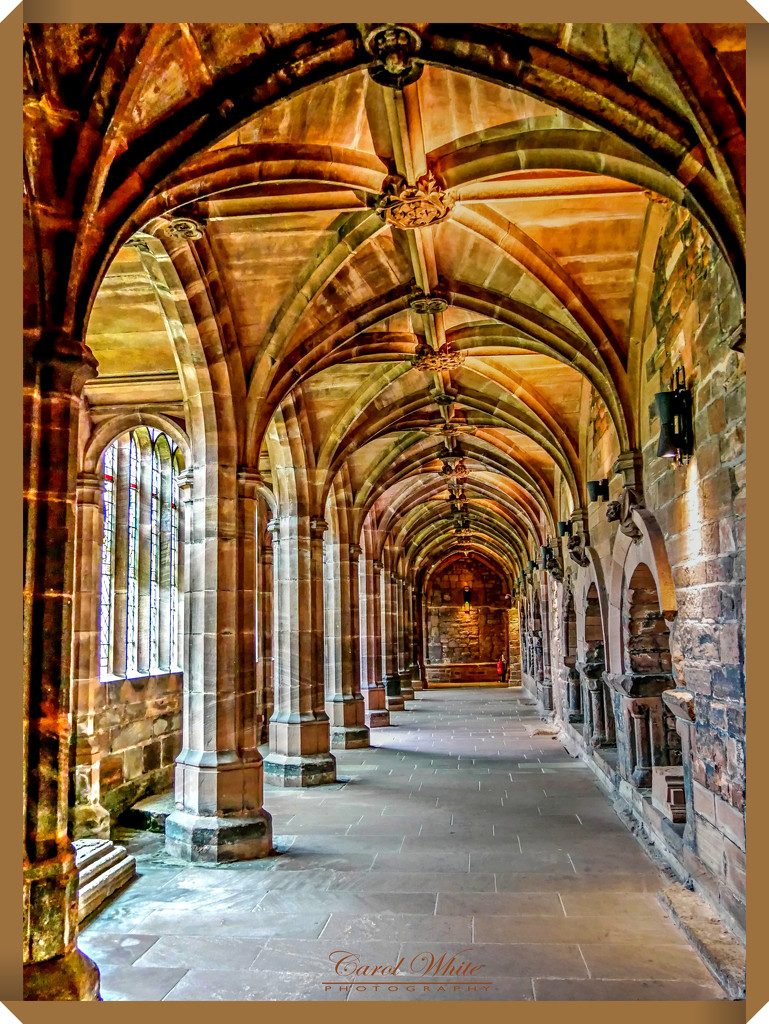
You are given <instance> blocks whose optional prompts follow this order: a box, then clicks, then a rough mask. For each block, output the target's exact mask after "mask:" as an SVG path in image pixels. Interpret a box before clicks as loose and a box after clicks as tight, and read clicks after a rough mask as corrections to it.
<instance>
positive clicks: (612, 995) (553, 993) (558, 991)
mask: <svg viewBox="0 0 769 1024" xmlns="http://www.w3.org/2000/svg"><path fill="white" fill-rule="evenodd" d="M534 994H535V997H536V998H537V1000H541V1001H543V1002H549V1001H555V1000H564V999H569V1000H579V1001H584V1002H592V1001H595V1000H603V999H605V1000H617V1001H621V1000H630V999H648V1000H651V1001H653V1002H656V1001H660V1002H668V1001H670V1002H674V1001H678V1002H682V1001H684V1002H686V1001H688V1000H692V1001H694V1000H702V999H724V998H725V996H724V993H723V992H722V991H721V989H720V988H719V986H718V985H716V984H715V983H711V984H708V983H703V984H697V983H693V982H688V981H631V982H628V981H600V980H596V979H595V978H589V979H587V980H582V981H575V980H574V979H570V980H568V981H560V980H558V979H555V978H535V979H534Z"/></svg>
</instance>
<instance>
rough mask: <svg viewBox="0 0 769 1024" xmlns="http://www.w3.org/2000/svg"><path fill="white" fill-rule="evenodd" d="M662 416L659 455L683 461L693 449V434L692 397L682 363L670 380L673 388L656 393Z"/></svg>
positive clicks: (655, 401)
mask: <svg viewBox="0 0 769 1024" xmlns="http://www.w3.org/2000/svg"><path fill="white" fill-rule="evenodd" d="M654 404H655V405H656V407H657V415H658V416H659V418H660V439H659V443H658V444H657V455H658V456H660V457H662V458H664V459H673V460H674V461H675V462H678V463H682V462H683V461H684V459H688V458H689V456H690V455H691V454H692V451H693V449H694V437H693V433H692V396H691V393H690V392H689V389H688V388H687V386H686V377H685V375H684V370H683V367H682V366H679V367H678V369H677V370H676V373H675V377H674V378H673V379H672V380H671V382H670V391H658V392H657V394H656V395H655V396H654Z"/></svg>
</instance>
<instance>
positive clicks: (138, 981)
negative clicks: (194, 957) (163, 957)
mask: <svg viewBox="0 0 769 1024" xmlns="http://www.w3.org/2000/svg"><path fill="white" fill-rule="evenodd" d="M100 969H101V980H100V992H101V997H102V999H103V1000H104V1002H105V1003H111V1002H117V1001H124V1000H131V1001H134V1000H138V1001H140V1002H144V1001H147V1002H150V1001H152V1002H154V1001H158V1000H161V999H163V998H164V997H165V996H166V994H167V993H168V992H170V991H171V989H172V988H173V987H174V986H175V985H176V984H177V982H179V980H180V979H181V978H183V977H184V975H185V974H186V969H185V968H178V967H177V968H174V967H134V966H130V967H117V966H112V965H105V966H104V967H101V968H100Z"/></svg>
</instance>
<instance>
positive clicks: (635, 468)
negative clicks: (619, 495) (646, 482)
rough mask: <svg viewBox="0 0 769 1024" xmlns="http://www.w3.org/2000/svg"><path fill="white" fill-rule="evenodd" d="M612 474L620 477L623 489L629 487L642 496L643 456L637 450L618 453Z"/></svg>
mask: <svg viewBox="0 0 769 1024" xmlns="http://www.w3.org/2000/svg"><path fill="white" fill-rule="evenodd" d="M612 472H614V473H619V474H620V475H621V476H622V486H623V487H631V488H633V490H634V491H635V492H636V494H638V495H642V494H643V456H642V455H641V452H640V450H639V449H638V448H631V449H630V450H629V451H626V452H620V454H619V455H618V456H617V461H616V462H615V463H614V465H613V467H612Z"/></svg>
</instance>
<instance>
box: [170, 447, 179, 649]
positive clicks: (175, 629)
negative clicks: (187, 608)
mask: <svg viewBox="0 0 769 1024" xmlns="http://www.w3.org/2000/svg"><path fill="white" fill-rule="evenodd" d="M170 562H171V565H170V570H171V571H170V574H169V575H170V586H171V595H170V596H171V609H170V615H169V620H170V630H171V636H170V639H169V667H170V668H171V669H174V668H176V667H177V665H178V664H179V653H178V635H179V624H178V622H177V608H178V606H179V592H178V586H179V570H178V565H179V463H178V460H177V459H176V458H173V459H172V461H171V558H170Z"/></svg>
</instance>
